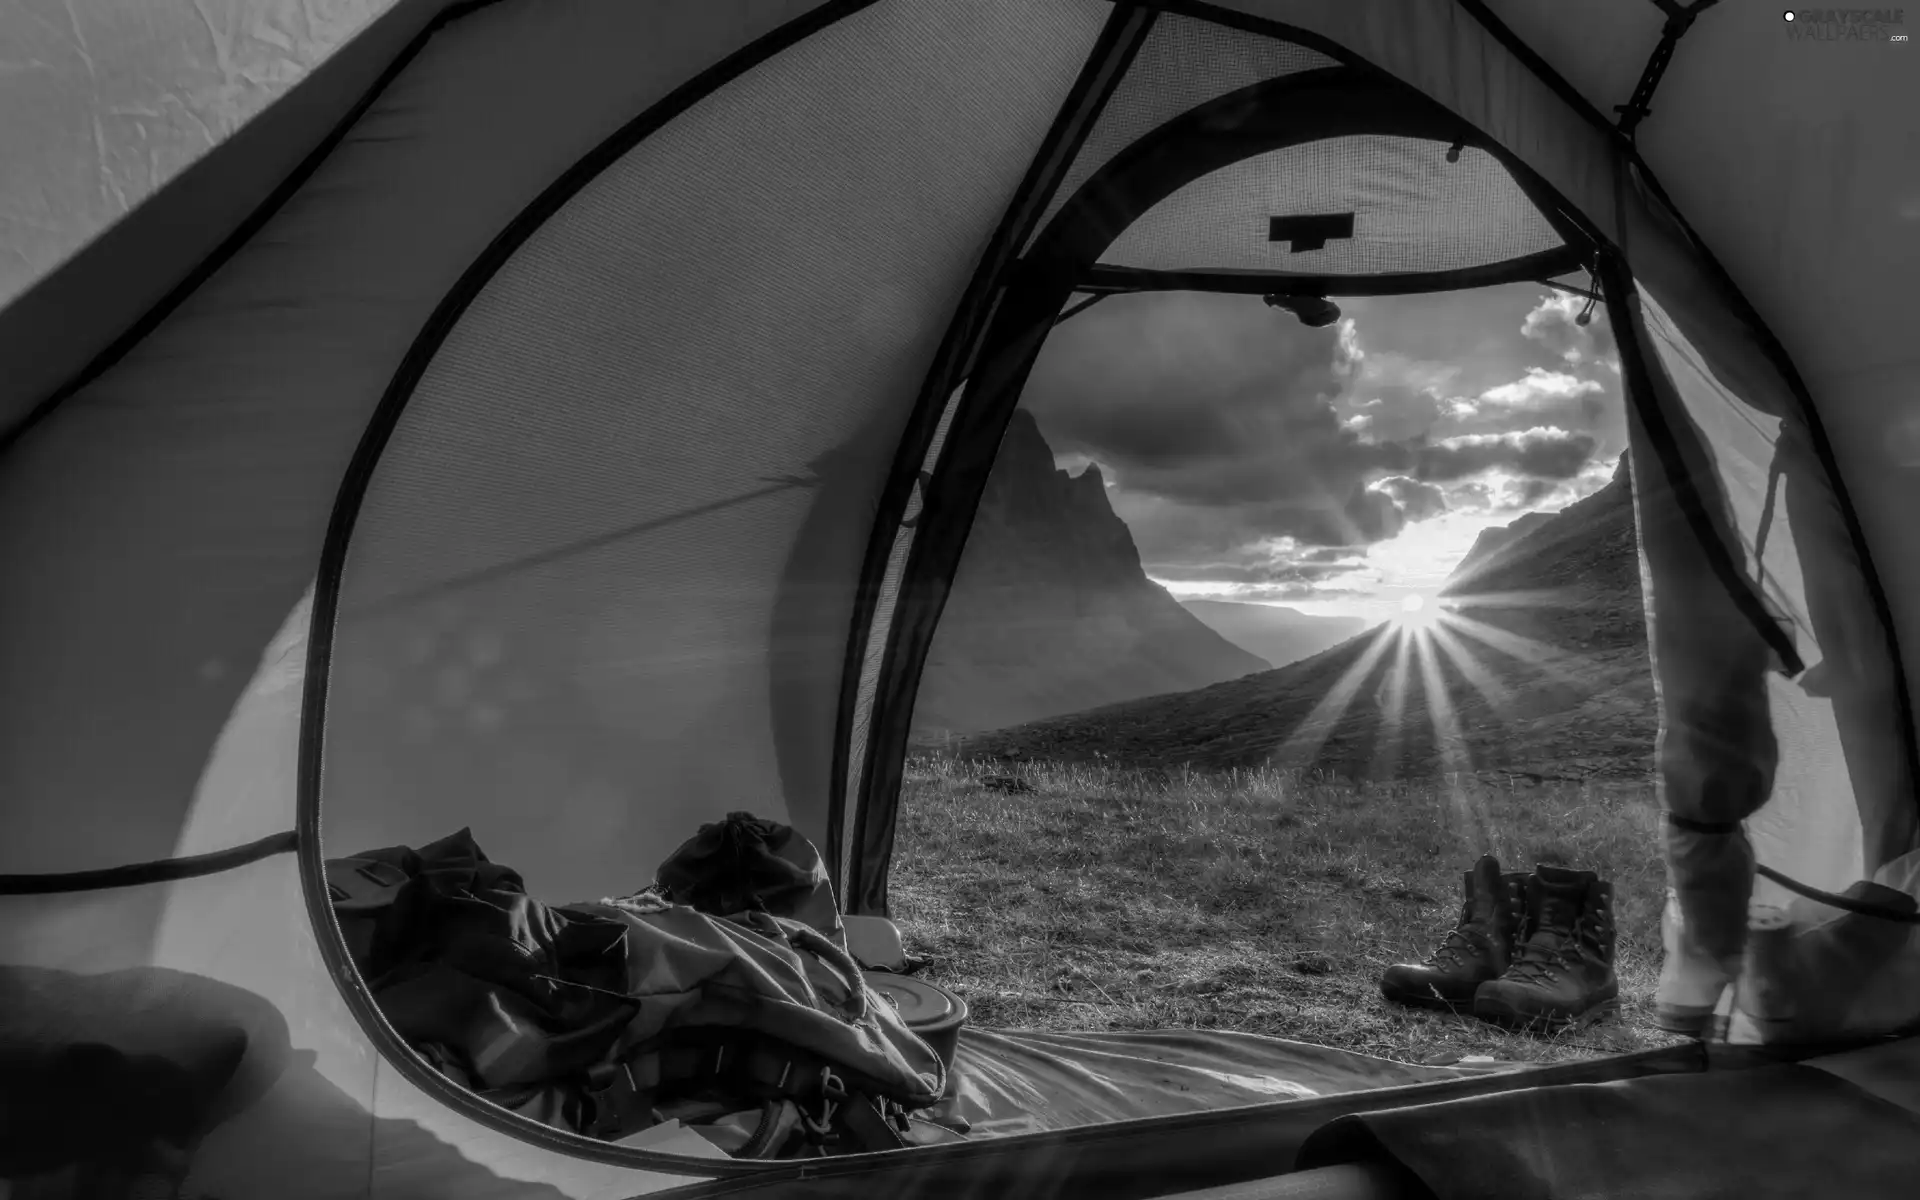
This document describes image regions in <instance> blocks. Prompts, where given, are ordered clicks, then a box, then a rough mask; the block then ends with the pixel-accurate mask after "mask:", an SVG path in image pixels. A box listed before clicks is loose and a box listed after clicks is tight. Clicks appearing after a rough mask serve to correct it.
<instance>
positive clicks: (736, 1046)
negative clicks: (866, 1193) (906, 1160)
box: [584, 1036, 907, 1151]
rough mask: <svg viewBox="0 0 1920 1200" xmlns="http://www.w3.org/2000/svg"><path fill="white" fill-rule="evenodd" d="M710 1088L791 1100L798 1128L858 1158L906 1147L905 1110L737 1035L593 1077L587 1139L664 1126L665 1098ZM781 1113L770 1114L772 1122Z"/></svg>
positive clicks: (599, 1068) (801, 1055)
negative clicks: (862, 1153) (857, 1154)
mask: <svg viewBox="0 0 1920 1200" xmlns="http://www.w3.org/2000/svg"><path fill="white" fill-rule="evenodd" d="M702 1087H712V1088H716V1089H720V1090H724V1091H728V1092H734V1093H738V1094H739V1095H740V1096H741V1097H742V1099H746V1100H754V1101H760V1102H763V1103H765V1102H770V1101H778V1100H784V1101H791V1102H793V1103H794V1104H795V1105H797V1106H798V1108H799V1111H800V1121H799V1124H800V1125H801V1126H802V1127H804V1128H805V1129H806V1130H807V1133H808V1135H809V1137H810V1138H812V1139H813V1140H814V1141H816V1142H820V1143H836V1142H845V1143H849V1144H851V1145H852V1146H853V1147H854V1148H856V1149H858V1150H860V1151H873V1150H895V1149H899V1148H900V1147H902V1146H905V1145H906V1144H907V1143H906V1140H905V1137H904V1130H903V1128H902V1126H903V1125H904V1120H903V1118H902V1114H903V1113H904V1111H905V1110H904V1109H902V1108H901V1107H900V1106H899V1105H897V1104H895V1103H893V1102H892V1101H890V1100H887V1099H886V1098H884V1097H879V1096H874V1095H872V1094H870V1093H868V1092H866V1091H863V1090H859V1089H857V1088H849V1087H848V1086H847V1082H846V1080H845V1079H844V1078H843V1077H842V1076H841V1075H840V1074H839V1073H837V1072H836V1071H835V1070H834V1069H833V1067H832V1066H831V1065H830V1064H828V1063H826V1062H824V1061H823V1060H821V1059H819V1058H818V1057H815V1056H814V1055H811V1054H808V1053H806V1052H804V1051H799V1050H796V1049H793V1048H791V1047H788V1046H785V1045H784V1044H782V1043H778V1042H772V1041H766V1040H762V1039H753V1038H741V1037H737V1036H731V1037H729V1038H728V1039H727V1040H725V1041H719V1042H716V1043H715V1044H711V1045H684V1046H664V1047H660V1048H658V1049H655V1050H651V1051H646V1052H643V1053H640V1054H636V1055H633V1056H631V1057H629V1058H627V1059H626V1060H624V1061H620V1062H611V1063H600V1064H597V1065H596V1066H594V1067H593V1068H591V1069H590V1070H589V1071H588V1072H587V1087H586V1089H585V1099H586V1100H587V1101H588V1102H589V1103H590V1104H591V1105H592V1110H591V1115H590V1116H589V1118H588V1120H587V1126H586V1128H585V1130H584V1132H585V1133H586V1134H587V1136H589V1137H594V1138H600V1139H602V1140H612V1139H616V1138H620V1137H624V1136H626V1135H627V1134H630V1133H633V1132H635V1131H637V1130H640V1129H645V1128H648V1127H650V1126H652V1125H656V1124H659V1123H660V1120H661V1116H660V1113H659V1111H658V1110H657V1109H656V1108H655V1107H654V1106H655V1104H656V1103H657V1102H658V1101H659V1100H660V1098H661V1097H662V1096H663V1095H667V1094H671V1093H678V1092H686V1091H689V1090H693V1089H697V1088H702ZM777 1115H778V1114H777V1113H776V1112H774V1111H773V1110H771V1109H769V1110H767V1115H766V1116H765V1117H763V1121H762V1131H763V1132H764V1131H765V1130H766V1121H767V1120H771V1119H773V1118H774V1117H775V1116H777Z"/></svg>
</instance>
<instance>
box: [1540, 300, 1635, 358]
mask: <svg viewBox="0 0 1920 1200" xmlns="http://www.w3.org/2000/svg"><path fill="white" fill-rule="evenodd" d="M1586 306H1587V301H1586V298H1585V297H1584V296H1575V295H1572V294H1571V293H1568V292H1555V293H1554V294H1553V295H1551V296H1546V297H1543V298H1542V299H1541V301H1540V303H1539V304H1537V305H1535V306H1534V308H1533V311H1531V312H1529V313H1528V314H1527V316H1526V319H1525V320H1524V321H1522V322H1521V323H1520V334H1521V336H1522V337H1525V338H1527V339H1529V340H1531V341H1534V342H1538V343H1539V344H1540V345H1542V346H1544V347H1546V348H1547V349H1548V350H1549V351H1551V352H1552V353H1554V354H1556V355H1558V356H1559V357H1560V359H1561V360H1562V361H1564V362H1569V363H1582V362H1599V361H1602V360H1604V359H1605V358H1607V357H1608V356H1609V355H1614V354H1616V353H1617V351H1616V349H1615V346H1614V342H1613V330H1612V329H1610V328H1608V326H1607V313H1606V310H1605V309H1604V308H1602V307H1600V306H1599V305H1597V304H1596V305H1595V306H1594V309H1593V312H1592V314H1591V320H1590V323H1589V324H1586V325H1580V324H1578V323H1577V318H1578V317H1579V315H1580V313H1581V311H1582V310H1584V309H1585V308H1586Z"/></svg>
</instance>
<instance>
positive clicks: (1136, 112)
mask: <svg viewBox="0 0 1920 1200" xmlns="http://www.w3.org/2000/svg"><path fill="white" fill-rule="evenodd" d="M1339 65H1340V64H1339V63H1338V62H1337V61H1336V60H1334V59H1331V58H1328V57H1327V56H1326V55H1324V54H1321V53H1319V52H1317V51H1314V50H1308V49H1306V48H1304V47H1301V46H1296V45H1294V44H1292V43H1291V42H1282V41H1276V40H1275V39H1273V38H1265V37H1260V36H1258V35H1256V34H1251V33H1242V32H1241V31H1239V30H1237V29H1227V28H1225V27H1223V26H1220V25H1214V24H1212V23H1210V22H1207V21H1199V20H1195V19H1194V18H1192V17H1178V16H1172V15H1170V14H1162V15H1161V17H1160V19H1159V20H1158V21H1157V22H1155V24H1154V27H1153V32H1152V33H1150V34H1148V35H1147V40H1146V43H1145V44H1144V45H1142V46H1141V47H1140V52H1139V54H1138V55H1136V56H1135V57H1134V60H1133V66H1132V67H1131V69H1129V70H1128V72H1127V76H1126V78H1125V79H1123V80H1121V81H1120V85H1119V87H1117V88H1115V89H1114V93H1113V96H1112V98H1111V99H1109V100H1108V101H1107V106H1106V108H1104V109H1102V110H1101V113H1100V118H1099V120H1098V121H1096V122H1095V123H1094V127H1093V129H1092V130H1091V131H1090V132H1089V133H1088V135H1087V140H1086V142H1085V143H1084V144H1083V145H1082V146H1081V147H1080V152H1079V153H1078V154H1076V155H1075V156H1074V159H1073V165H1072V166H1071V167H1069V168H1068V170H1067V174H1066V178H1065V179H1063V180H1062V181H1061V183H1060V190H1059V191H1057V192H1055V193H1054V197H1053V200H1052V201H1051V202H1050V203H1049V204H1048V205H1047V209H1046V214H1045V216H1044V217H1043V218H1042V219H1041V222H1040V224H1039V226H1038V227H1037V228H1036V236H1037V234H1038V230H1040V229H1045V228H1046V223H1047V222H1048V221H1050V220H1052V219H1053V215H1054V214H1055V213H1056V212H1058V211H1060V207H1061V205H1063V204H1065V203H1066V202H1067V200H1068V199H1069V198H1070V197H1072V195H1073V194H1074V192H1076V191H1078V190H1079V188H1080V185H1081V184H1083V183H1085V182H1086V181H1087V180H1088V179H1090V178H1091V177H1092V176H1093V173H1094V172H1095V171H1098V170H1099V169H1100V168H1101V167H1103V166H1105V165H1106V164H1107V162H1108V160H1110V159H1111V158H1113V156H1114V155H1116V154H1118V153H1119V152H1120V151H1122V150H1124V149H1126V148H1127V147H1128V146H1130V145H1132V144H1133V143H1134V142H1135V141H1138V140H1139V139H1140V138H1142V137H1144V136H1146V135H1147V134H1149V133H1151V132H1153V130H1155V129H1156V128H1158V127H1159V126H1161V125H1164V124H1165V123H1166V122H1168V121H1170V120H1172V119H1173V118H1175V117H1177V116H1179V115H1180V114H1181V113H1183V112H1186V111H1187V110H1188V109H1191V108H1197V107H1198V106H1200V105H1202V104H1205V103H1206V102H1207V101H1209V100H1212V99H1214V98H1215V97H1218V96H1224V95H1226V94H1227V93H1228V92H1236V91H1239V90H1240V89H1241V88H1245V87H1252V86H1253V85H1254V84H1256V83H1260V82H1262V81H1264V80H1268V79H1273V78H1276V77H1278V76H1281V75H1291V74H1295V73H1297V72H1300V71H1311V70H1313V69H1315V68H1318V67H1337V66H1339Z"/></svg>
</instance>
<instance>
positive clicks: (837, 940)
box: [327, 813, 960, 1158]
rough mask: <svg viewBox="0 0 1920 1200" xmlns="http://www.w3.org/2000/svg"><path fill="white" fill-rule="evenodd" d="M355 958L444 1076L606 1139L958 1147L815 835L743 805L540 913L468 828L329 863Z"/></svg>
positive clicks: (796, 1148)
mask: <svg viewBox="0 0 1920 1200" xmlns="http://www.w3.org/2000/svg"><path fill="white" fill-rule="evenodd" d="M327 868H328V883H329V886H330V888H331V894H332V899H333V904H334V911H335V915H336V917H337V918H338V920H339V923H340V928H341V932H342V934H343V935H344V937H345V939H346V941H347V945H348V950H349V952H350V953H351V954H352V956H353V959H354V963H355V966H356V967H357V968H358V969H359V972H360V976H361V978H362V979H363V980H364V981H365V982H366V984H367V986H368V988H369V989H370V990H371V991H372V993H373V996H374V999H375V1000H376V1001H377V1002H378V1004H379V1006H380V1009H381V1011H382V1013H383V1014H385V1016H386V1019H387V1022H388V1023H389V1024H390V1025H391V1026H392V1027H393V1028H394V1030H395V1031H396V1032H398V1033H399V1034H400V1036H401V1037H402V1038H404V1039H405V1040H406V1041H407V1043H408V1044H409V1045H410V1046H412V1047H413V1049H414V1050H415V1052H416V1053H418V1054H419V1055H420V1056H421V1057H422V1058H424V1059H425V1060H426V1061H427V1062H428V1063H429V1064H431V1065H432V1066H433V1067H434V1068H435V1069H437V1070H438V1071H439V1072H440V1073H441V1074H443V1075H445V1076H446V1077H447V1078H448V1079H450V1080H452V1081H453V1082H455V1083H457V1084H459V1085H460V1086H462V1087H465V1088H467V1089H469V1090H471V1091H473V1092H475V1093H477V1094H479V1095H480V1096H482V1097H484V1098H486V1099H488V1100H490V1101H492V1102H493V1103H495V1104H498V1105H501V1106H503V1107H506V1108H510V1109H513V1110H514V1111H516V1112H519V1113H521V1114H523V1115H525V1116H528V1117H532V1118H533V1119H535V1120H538V1121H541V1122H543V1123H546V1124H548V1125H552V1126H555V1127H557V1128H561V1129H566V1130H569V1131H572V1132H575V1133H580V1134H585V1135H587V1136H589V1137H594V1138H599V1139H603V1140H607V1141H621V1140H623V1139H628V1138H631V1137H632V1136H633V1135H635V1134H637V1133H640V1132H642V1131H645V1130H649V1129H653V1128H655V1127H658V1126H661V1125H665V1124H669V1123H672V1122H676V1121H677V1122H679V1123H680V1124H682V1125H685V1126H689V1127H692V1128H694V1129H696V1130H698V1131H699V1132H700V1133H701V1134H702V1135H703V1136H705V1137H706V1138H707V1139H708V1140H709V1141H711V1142H713V1143H714V1144H716V1145H718V1146H719V1147H720V1148H721V1149H723V1150H725V1151H727V1152H728V1153H730V1154H733V1155H734V1156H736V1157H752V1158H779V1157H793V1156H803V1155H816V1154H833V1153H851V1152H861V1151H868V1150H876V1149H891V1148H897V1147H900V1146H906V1145H918V1144H930V1143H933V1142H939V1141H947V1140H954V1139H956V1138H958V1137H959V1136H960V1135H959V1134H958V1133H956V1132H954V1131H951V1130H948V1129H945V1128H942V1127H940V1126H937V1125H934V1124H932V1123H931V1122H928V1121H925V1120H922V1119H919V1118H917V1117H916V1114H917V1113H922V1112H924V1110H926V1109H927V1108H929V1107H931V1106H932V1105H934V1104H936V1103H937V1102H938V1101H939V1100H940V1098H941V1096H942V1094H943V1092H944V1091H945V1090H946V1086H947V1067H946V1064H945V1063H944V1062H943V1061H942V1060H941V1058H940V1056H939V1054H938V1053H937V1052H936V1051H935V1050H934V1049H932V1048H931V1047H930V1046H929V1045H928V1044H927V1043H926V1042H925V1041H923V1040H922V1039H921V1038H920V1037H919V1036H918V1035H916V1034H915V1033H914V1032H913V1031H912V1030H910V1029H909V1028H908V1027H907V1025H906V1024H905V1022H904V1021H903V1020H902V1019H901V1017H900V1015H899V1013H898V1012H897V1011H895V1010H894V1009H893V1008H892V1007H891V1006H890V1005H889V1004H888V1003H887V1002H886V1001H884V1000H882V999H881V998H880V997H878V996H877V995H876V994H875V993H874V991H873V990H872V988H871V987H870V986H869V985H868V983H867V981H866V979H865V977H864V975H863V973H862V970H861V968H860V965H859V964H858V963H856V962H855V961H854V959H853V958H852V956H851V955H849V953H848V951H847V945H846V937H845V932H844V929H843V927H842V924H841V920H840V916H839V908H838V905H837V904H835V902H834V897H833V893H832V888H831V884H830V883H829V881H828V878H827V874H826V871H825V868H824V866H823V865H822V863H821V861H820V857H819V854H818V852H817V851H816V850H815V848H814V847H813V846H812V845H811V844H809V843H808V842H807V841H806V839H805V838H803V837H801V836H800V835H799V834H797V833H795V832H794V831H793V830H791V829H789V828H787V827H786V826H784V825H779V824H776V823H774V822H771V821H763V820H758V819H756V818H754V817H753V816H751V815H750V814H747V813H734V814H732V815H730V816H729V817H728V818H727V819H726V820H725V821H722V822H716V823H715V824H712V825H708V826H705V827H703V828H702V829H701V830H700V832H699V833H698V834H697V835H696V836H695V837H694V838H693V839H692V840H690V841H689V842H688V843H687V844H686V845H684V846H682V847H681V848H680V849H679V850H677V851H675V852H674V854H673V855H672V856H671V857H669V858H668V859H667V861H666V862H665V863H663V864H662V865H661V867H660V869H659V871H658V873H657V875H656V878H655V882H654V884H653V885H652V886H650V887H649V888H647V889H646V890H644V891H641V892H638V893H635V894H633V895H630V896H625V897H619V898H613V899H606V900H601V901H596V902H591V903H581V904H566V905H557V906H555V905H547V904H543V903H541V902H540V901H538V900H536V899H534V898H533V897H531V896H529V895H528V894H527V890H526V886H525V884H524V883H523V881H522V880H521V878H520V875H519V874H518V873H517V872H515V871H514V870H513V869H512V868H510V867H507V866H504V865H501V864H498V863H494V862H492V861H490V860H489V859H488V858H487V856H486V854H485V853H484V852H483V851H482V850H481V849H480V847H479V845H478V844H477V843H476V842H475V841H474V839H473V836H472V834H471V832H470V831H468V830H464V829H463V830H461V831H460V832H458V833H455V834H453V835H451V836H449V837H445V838H442V839H440V840H439V841H436V842H433V843H431V844H429V845H425V846H421V847H419V848H417V849H416V848H412V847H406V846H395V847H389V848H386V849H381V850H372V851H367V852H365V853H362V854H357V855H354V856H352V857H350V858H344V859H334V860H330V861H329V862H328V864H327Z"/></svg>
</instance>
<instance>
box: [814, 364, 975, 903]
mask: <svg viewBox="0 0 1920 1200" xmlns="http://www.w3.org/2000/svg"><path fill="white" fill-rule="evenodd" d="M966 390H967V389H966V385H965V384H962V385H961V386H960V387H957V388H955V389H954V390H953V394H952V395H951V396H948V397H947V407H946V411H944V412H942V413H941V414H940V424H939V425H937V426H936V427H935V428H934V431H933V441H932V442H930V443H929V444H928V446H927V456H926V458H925V459H923V460H922V462H921V464H920V469H921V471H922V472H924V473H927V474H931V473H932V472H933V468H934V466H935V465H936V464H937V463H939V461H940V451H941V450H942V449H943V448H944V447H945V446H946V444H947V431H948V430H949V429H952V428H953V415H954V414H955V413H956V412H958V411H960V397H961V396H962V395H964V394H965V393H966ZM923 499H924V497H922V496H921V495H920V493H919V490H918V489H917V488H916V489H915V492H914V499H913V500H912V502H910V503H909V504H908V506H907V511H906V513H905V514H904V519H905V520H908V521H911V520H913V519H914V518H916V517H917V516H918V515H919V514H920V511H921V508H920V506H921V503H922V501H923ZM913 533H914V527H913V526H909V525H903V526H902V527H901V529H900V531H899V532H898V533H896V534H894V537H893V552H892V554H891V555H890V556H889V557H888V559H887V573H886V576H885V578H883V579H882V580H881V583H880V595H879V597H878V598H877V599H876V600H875V601H874V606H873V621H872V623H871V624H870V625H869V626H868V629H867V651H866V657H865V659H864V660H863V661H862V663H861V666H860V686H859V688H858V690H857V691H856V693H855V695H854V708H853V729H852V730H851V747H850V749H849V751H848V755H847V791H846V801H845V804H846V808H845V813H844V820H843V822H842V824H841V828H840V869H841V870H842V871H845V870H847V869H848V867H849V865H850V864H851V863H852V862H853V852H854V847H853V831H854V826H855V824H856V822H857V818H858V816H859V806H860V789H861V787H862V786H864V784H865V783H866V767H867V733H868V730H869V728H870V727H871V725H872V723H873V698H874V694H875V693H876V692H878V691H879V689H880V664H881V660H882V659H883V658H884V657H885V656H886V649H887V636H888V634H890V633H891V632H892V630H893V609H894V605H896V604H897V603H899V600H900V581H901V580H902V579H903V578H904V577H905V576H906V571H907V556H908V555H909V554H910V553H911V552H912V550H913Z"/></svg>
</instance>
